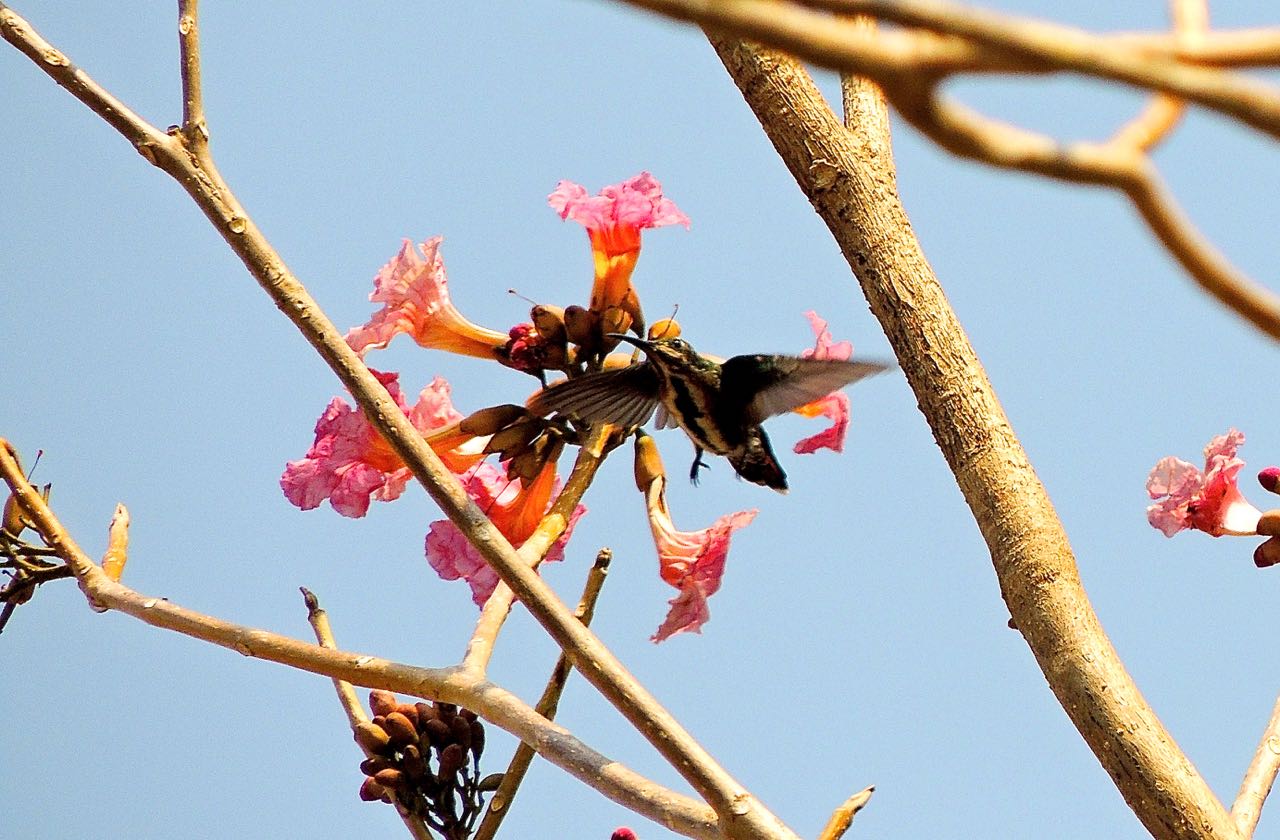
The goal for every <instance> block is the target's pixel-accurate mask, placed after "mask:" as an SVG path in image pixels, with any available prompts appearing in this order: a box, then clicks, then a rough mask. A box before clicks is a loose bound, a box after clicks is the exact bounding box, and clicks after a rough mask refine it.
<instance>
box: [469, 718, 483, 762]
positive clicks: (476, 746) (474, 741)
mask: <svg viewBox="0 0 1280 840" xmlns="http://www.w3.org/2000/svg"><path fill="white" fill-rule="evenodd" d="M471 752H473V753H475V756H476V761H479V760H480V754H481V753H483V752H484V724H482V723H481V722H480V721H478V720H473V721H471Z"/></svg>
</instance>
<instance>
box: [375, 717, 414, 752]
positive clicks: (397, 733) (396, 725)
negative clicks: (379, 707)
mask: <svg viewBox="0 0 1280 840" xmlns="http://www.w3.org/2000/svg"><path fill="white" fill-rule="evenodd" d="M382 728H383V729H385V730H386V731H387V735H389V736H390V740H391V743H392V744H395V745H396V746H403V745H404V744H412V743H413V742H415V741H417V740H418V728H417V727H416V726H414V725H413V721H411V720H409V719H408V718H407V717H405V716H404V715H402V714H400V713H399V712H392V713H391V714H389V715H387V722H386V723H384V724H383V725H382Z"/></svg>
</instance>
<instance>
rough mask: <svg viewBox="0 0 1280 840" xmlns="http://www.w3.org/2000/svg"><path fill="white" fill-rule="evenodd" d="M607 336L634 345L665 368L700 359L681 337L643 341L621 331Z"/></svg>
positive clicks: (652, 360) (692, 362)
mask: <svg viewBox="0 0 1280 840" xmlns="http://www.w3.org/2000/svg"><path fill="white" fill-rule="evenodd" d="M607 337H608V338H616V339H618V340H619V341H625V342H627V343H628V344H632V345H635V346H636V347H639V348H640V349H641V350H643V351H644V354H645V355H646V356H647V357H648V358H649V361H650V362H652V363H654V364H655V365H659V366H661V367H666V368H679V367H682V366H687V365H691V364H694V363H696V362H698V361H700V358H701V357H699V356H698V353H697V351H696V350H694V349H693V347H691V346H690V345H689V342H687V341H685V340H684V339H682V338H659V339H655V340H653V341H645V340H644V339H642V338H636V337H635V336H633V335H623V334H622V333H609V334H608V336H607Z"/></svg>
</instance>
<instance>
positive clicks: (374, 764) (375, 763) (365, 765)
mask: <svg viewBox="0 0 1280 840" xmlns="http://www.w3.org/2000/svg"><path fill="white" fill-rule="evenodd" d="M390 766H392V765H391V759H389V758H383V757H382V756H380V755H375V756H374V757H373V758H366V759H365V760H364V761H362V762H360V772H361V773H363V774H365V775H366V776H372V775H373V774H374V773H377V772H378V771H379V770H386V769H387V768H388V767H390Z"/></svg>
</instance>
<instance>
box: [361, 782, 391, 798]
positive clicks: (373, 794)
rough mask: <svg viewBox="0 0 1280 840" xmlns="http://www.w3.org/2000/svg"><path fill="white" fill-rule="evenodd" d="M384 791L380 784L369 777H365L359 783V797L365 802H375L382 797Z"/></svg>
mask: <svg viewBox="0 0 1280 840" xmlns="http://www.w3.org/2000/svg"><path fill="white" fill-rule="evenodd" d="M385 792H386V791H385V790H383V788H382V785H380V784H378V783H377V782H376V781H374V780H373V779H371V778H367V777H366V778H365V780H364V782H363V783H362V784H361V785H360V798H361V799H363V800H364V801H365V802H377V801H378V800H379V799H381V798H382V794H384V793H385Z"/></svg>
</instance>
